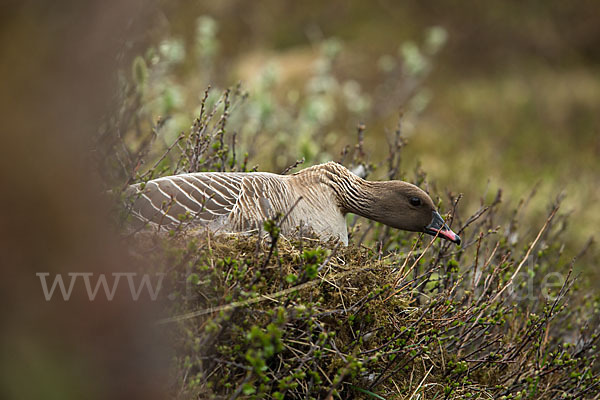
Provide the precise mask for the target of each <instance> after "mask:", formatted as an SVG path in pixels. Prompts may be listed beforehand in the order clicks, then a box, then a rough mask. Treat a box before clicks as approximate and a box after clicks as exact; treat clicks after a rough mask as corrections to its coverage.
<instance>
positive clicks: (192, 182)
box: [128, 162, 368, 244]
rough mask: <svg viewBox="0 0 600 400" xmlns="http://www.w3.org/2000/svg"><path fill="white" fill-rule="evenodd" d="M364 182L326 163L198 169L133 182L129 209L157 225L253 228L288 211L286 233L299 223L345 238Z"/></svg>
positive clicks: (228, 230)
mask: <svg viewBox="0 0 600 400" xmlns="http://www.w3.org/2000/svg"><path fill="white" fill-rule="evenodd" d="M365 183H368V182H367V181H363V180H362V179H360V178H358V177H357V176H355V175H353V174H352V173H351V172H350V171H348V170H347V169H346V168H344V167H343V166H341V165H339V164H337V163H334V162H329V163H326V164H321V165H317V166H314V167H310V168H307V169H304V170H302V171H300V172H297V173H296V174H293V175H277V174H271V173H265V172H251V173H239V172H229V173H227V172H199V173H189V174H181V175H173V176H167V177H162V178H158V179H154V180H151V181H148V182H146V183H145V184H136V185H132V186H131V187H130V188H129V193H128V194H129V195H130V197H131V198H132V199H133V202H132V204H131V211H132V214H133V215H134V216H135V217H136V218H137V219H138V220H139V221H141V222H143V223H144V224H147V225H149V226H152V227H156V228H158V229H167V230H170V229H174V228H180V227H184V228H185V227H194V228H197V227H205V228H207V229H209V230H211V231H216V232H222V233H231V232H254V231H256V230H257V229H258V228H259V227H260V226H261V225H262V223H263V222H264V221H265V220H267V219H272V218H274V217H275V216H276V215H278V214H279V215H287V216H286V217H285V219H284V220H283V221H282V222H281V232H282V234H284V235H294V234H296V233H297V232H298V227H300V226H302V229H305V231H306V232H308V231H309V230H311V231H313V232H314V233H315V234H316V235H317V236H318V237H320V238H321V239H323V240H327V239H329V238H331V237H333V238H337V239H339V240H340V241H342V242H343V243H344V244H347V243H348V233H347V228H346V221H345V217H344V216H345V213H346V212H348V211H350V210H354V208H357V207H358V208H362V207H363V204H364V203H363V202H361V199H360V198H361V196H365V195H366V194H367V193H366V192H365V189H364V188H363V187H362V186H364V184H365Z"/></svg>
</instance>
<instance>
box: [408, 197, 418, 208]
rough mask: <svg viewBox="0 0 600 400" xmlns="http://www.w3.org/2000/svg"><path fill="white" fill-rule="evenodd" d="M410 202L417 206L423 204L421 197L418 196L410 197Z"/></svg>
mask: <svg viewBox="0 0 600 400" xmlns="http://www.w3.org/2000/svg"><path fill="white" fill-rule="evenodd" d="M410 204H411V205H413V206H415V207H418V206H420V205H421V199H420V198H418V197H411V198H410Z"/></svg>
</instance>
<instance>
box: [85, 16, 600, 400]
mask: <svg viewBox="0 0 600 400" xmlns="http://www.w3.org/2000/svg"><path fill="white" fill-rule="evenodd" d="M217 29H218V26H217V25H216V22H215V21H214V20H212V19H210V18H207V17H204V18H200V19H199V20H198V25H197V36H196V38H195V39H194V40H195V42H194V45H193V46H184V45H183V44H182V43H181V42H180V41H178V40H177V39H176V38H167V39H164V40H163V41H162V42H161V43H160V44H159V45H157V46H156V47H154V48H151V49H149V50H148V51H146V52H145V53H143V54H142V55H140V56H138V57H136V58H135V60H133V62H132V66H131V68H129V69H125V70H124V71H123V73H122V75H121V92H120V94H119V97H118V99H116V102H115V110H114V113H113V115H112V116H111V117H110V118H108V119H107V120H106V121H105V124H104V125H103V127H102V129H101V131H100V132H99V135H98V137H97V140H96V145H97V147H98V149H100V151H99V152H98V154H102V155H109V156H108V157H99V158H98V160H96V161H97V165H98V168H97V170H98V171H100V172H99V173H101V174H102V175H103V180H104V182H106V188H107V189H111V190H112V191H111V195H112V196H113V197H114V203H115V205H116V206H115V212H114V220H115V224H116V225H117V226H119V227H120V229H121V230H122V235H123V236H124V237H125V239H126V240H127V241H129V242H130V247H131V250H132V254H133V255H134V257H137V258H139V259H140V260H143V261H144V262H145V264H147V265H150V266H151V267H152V268H154V269H156V271H158V272H165V273H166V274H167V275H166V278H165V281H164V288H163V290H162V291H161V296H162V297H163V298H164V302H165V315H164V318H163V319H162V320H161V321H159V325H160V326H161V327H162V328H164V329H165V331H166V333H167V336H168V339H169V341H170V343H171V344H172V346H173V349H174V356H173V358H172V366H171V367H172V368H171V371H172V377H171V385H172V386H171V393H172V396H173V398H177V399H188V398H215V399H221V398H230V399H234V398H248V399H262V398H269V399H284V398H290V399H295V398H298V399H300V398H302V399H304V398H315V399H320V398H341V399H348V398H364V399H465V398H473V399H526V398H531V399H557V398H564V399H575V398H597V397H598V394H599V393H600V367H599V365H598V361H597V347H596V346H597V342H598V334H599V333H600V331H599V330H598V326H599V322H600V321H599V315H600V314H599V313H600V303H599V302H598V300H599V299H598V296H597V294H594V293H593V292H592V291H591V290H590V289H589V286H588V285H585V284H581V280H578V277H579V275H580V274H579V272H578V271H580V270H581V268H580V265H579V264H580V260H585V261H584V262H586V263H592V262H594V260H595V259H594V257H589V255H588V254H586V253H588V251H589V249H590V247H591V241H580V242H576V243H575V242H574V241H573V240H572V238H570V237H569V235H568V234H567V232H568V231H567V228H568V221H569V215H568V212H564V211H563V210H562V209H561V208H560V206H561V202H562V201H563V198H562V196H561V195H559V194H558V193H557V195H556V196H553V197H547V196H542V198H541V199H540V196H539V195H536V190H535V186H534V187H533V189H532V190H531V193H530V195H529V196H525V197H524V198H523V199H522V200H520V201H514V200H512V199H511V200H510V201H505V199H504V198H503V192H502V190H500V189H498V190H493V191H490V192H484V193H481V192H478V193H468V197H469V202H470V203H469V204H470V206H471V207H469V208H471V209H472V211H471V212H466V211H463V209H464V206H463V200H462V198H463V196H462V195H461V194H458V193H456V192H454V191H450V190H441V189H440V188H438V186H437V185H436V184H435V182H433V181H432V180H430V179H429V178H428V175H427V166H426V165H423V166H422V165H420V164H418V163H413V162H407V161H406V157H405V155H406V154H407V150H408V151H410V148H411V147H410V146H411V144H410V143H409V142H410V140H409V139H408V138H407V136H406V135H405V134H404V132H403V129H404V124H405V121H407V120H408V122H409V123H413V122H414V121H416V119H414V118H412V117H411V116H414V115H416V114H418V113H420V112H422V110H423V108H424V107H425V105H426V103H427V101H428V96H429V94H428V91H426V90H425V89H424V86H423V79H424V78H425V77H426V76H427V74H428V72H429V71H430V69H431V68H432V65H433V62H434V59H435V56H436V54H437V52H438V51H439V49H440V48H441V47H443V45H444V41H445V38H446V32H445V31H444V30H443V29H442V28H438V27H434V28H432V29H430V30H428V31H427V33H426V35H425V39H424V42H423V44H422V45H417V44H413V43H406V44H405V45H404V46H403V47H402V51H401V52H400V54H399V55H398V56H388V57H387V58H382V59H381V60H379V63H380V64H381V68H382V71H384V72H385V73H386V74H391V73H393V71H399V72H398V73H401V76H402V77H403V79H402V80H399V82H401V83H399V85H402V87H401V88H399V89H402V90H396V91H395V93H404V95H403V96H404V97H402V98H400V99H396V101H397V103H396V104H393V105H392V106H393V107H397V106H400V105H402V106H403V112H404V116H401V115H397V116H396V117H395V118H396V121H397V124H396V126H388V131H386V139H387V143H386V146H383V147H384V148H386V149H388V151H387V154H382V152H381V147H382V146H379V147H378V150H377V151H376V153H377V155H376V156H372V155H371V154H373V152H374V151H373V150H372V149H371V148H369V146H368V145H366V142H365V137H368V135H369V134H370V133H371V132H370V128H369V126H365V125H362V124H358V126H357V127H356V128H354V129H352V130H349V129H346V128H347V127H346V125H342V126H343V128H338V129H335V128H332V127H333V126H335V124H336V123H337V122H338V121H337V117H336V115H337V114H340V115H346V116H348V115H354V116H357V115H358V116H360V115H376V114H377V113H378V112H384V111H383V110H381V109H377V107H376V106H374V105H373V101H375V100H372V97H371V96H369V95H368V94H365V93H363V92H362V91H361V89H360V87H359V86H357V85H356V83H355V82H352V81H347V80H344V79H343V78H341V77H339V76H337V75H336V74H335V73H334V69H333V68H332V66H333V64H334V62H335V60H336V57H339V55H340V52H342V51H343V50H342V49H343V44H341V43H340V42H339V41H337V40H335V39H328V40H323V41H322V42H321V43H320V46H321V47H320V51H319V53H318V55H317V57H316V59H315V60H314V62H315V65H316V68H315V70H314V71H313V72H312V73H311V76H310V77H309V78H308V80H307V81H306V82H307V84H306V85H305V86H304V87H303V89H301V90H299V91H293V92H291V93H286V94H285V95H282V94H281V92H278V90H277V79H278V78H277V73H276V72H275V71H274V70H270V69H268V68H267V69H265V70H264V71H262V73H261V74H260V75H259V79H258V82H255V83H254V84H253V86H252V89H248V90H246V89H244V86H242V85H241V84H239V85H235V86H233V87H230V88H226V89H223V88H218V87H214V88H207V86H208V84H209V83H210V68H207V69H206V71H205V72H204V75H202V74H201V75H200V76H198V77H196V78H197V79H195V80H194V81H193V82H194V83H193V84H190V87H186V84H185V83H182V82H176V79H175V78H174V77H175V76H176V74H175V73H174V72H173V71H174V70H176V69H177V68H179V66H180V63H181V62H182V60H183V59H184V58H185V55H184V52H185V49H189V48H192V49H193V51H194V52H195V53H194V54H193V56H194V57H197V58H199V59H201V60H202V61H203V63H204V64H205V65H211V59H212V57H214V53H215V51H217V49H218V46H219V42H218V41H217V39H216V33H215V32H216V30H217ZM190 56H191V55H188V57H190ZM183 88H186V90H185V91H184V90H183ZM194 91H195V93H196V98H197V99H198V100H197V104H198V108H197V109H196V110H193V116H192V115H189V113H188V112H186V111H182V107H181V102H183V95H182V93H184V92H185V93H190V92H194ZM378 95H382V96H383V95H384V94H381V93H380V94H378ZM185 101H186V102H188V101H189V100H185ZM376 104H377V103H376ZM159 115H161V117H158V116H159ZM349 138H352V139H349ZM448 140H450V139H448ZM370 143H371V144H372V143H373V142H370ZM437 145H439V146H444V145H445V144H444V143H438V144H437ZM330 159H333V160H335V161H338V162H341V163H342V164H344V165H345V166H347V167H349V168H351V169H352V168H361V169H363V170H364V171H365V172H366V174H367V179H403V180H406V181H410V182H413V183H415V184H417V185H419V186H421V187H423V188H425V189H427V190H428V191H429V193H430V194H431V196H432V198H433V199H434V201H435V202H436V203H437V206H438V208H439V209H440V212H441V213H442V214H443V215H445V218H446V220H447V221H448V222H449V223H450V224H451V227H452V228H453V230H454V231H455V232H457V233H458V234H459V235H460V236H461V237H462V238H463V243H462V245H461V246H455V245H453V244H452V243H449V242H446V241H441V240H435V239H433V238H431V237H429V236H423V235H418V234H414V233H408V232H402V231H398V230H394V229H391V228H388V227H385V226H383V225H381V224H378V223H374V222H372V221H367V220H365V219H362V218H358V217H355V216H353V215H349V216H348V225H349V230H350V245H349V246H348V247H341V246H339V245H338V244H336V243H334V242H330V243H321V242H318V241H315V240H313V239H311V238H304V239H298V238H287V237H282V236H281V235H280V232H279V223H280V222H281V220H282V218H285V215H278V216H276V217H275V218H274V219H273V220H268V221H265V223H264V226H263V228H262V230H261V232H260V233H259V234H257V235H254V236H236V235H229V236H223V235H222V236H214V235H211V234H209V233H206V232H204V231H194V230H190V229H188V228H189V226H190V222H193V221H190V216H186V215H182V216H181V227H180V229H173V230H171V231H169V232H162V233H159V232H156V231H153V230H143V231H136V232H132V231H128V230H127V229H126V226H127V222H128V219H130V218H131V216H130V215H129V212H128V207H127V204H128V202H129V201H130V200H131V199H127V198H124V195H123V191H124V189H125V188H126V187H127V185H129V184H132V183H138V182H145V181H148V180H150V179H153V178H157V177H160V176H166V175H171V174H176V173H183V172H196V171H253V170H256V169H257V168H260V170H270V171H272V172H282V173H288V172H290V171H292V170H294V168H298V167H305V166H308V165H311V164H314V163H317V162H320V161H324V160H330ZM257 160H260V162H261V164H260V166H257V165H256V164H255V163H256V162H257ZM447 169H449V170H451V169H452V164H451V162H449V164H448V166H447ZM461 173H462V174H467V175H468V174H469V172H468V171H467V172H465V171H461ZM478 176H479V175H478ZM444 186H447V187H452V181H451V180H448V183H447V184H445V185H444ZM473 199H476V200H473ZM475 203H476V207H472V206H473V204H475ZM540 204H543V205H540ZM167 206H168V205H167ZM532 207H533V208H535V210H536V212H535V213H534V212H533V211H532ZM540 209H542V210H544V212H543V214H544V217H543V218H539V212H538V211H539V210H540ZM585 267H586V268H592V266H591V265H586V266H585Z"/></svg>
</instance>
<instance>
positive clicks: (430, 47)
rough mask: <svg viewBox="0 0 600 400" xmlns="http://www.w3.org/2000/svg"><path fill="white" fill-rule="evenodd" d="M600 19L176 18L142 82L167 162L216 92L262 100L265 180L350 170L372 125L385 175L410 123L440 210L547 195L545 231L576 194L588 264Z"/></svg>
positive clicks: (358, 10) (179, 6)
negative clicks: (553, 212)
mask: <svg viewBox="0 0 600 400" xmlns="http://www.w3.org/2000/svg"><path fill="white" fill-rule="evenodd" d="M599 11H600V5H599V4H598V3H597V2H593V1H579V2H575V3H567V2H561V1H526V2H522V1H496V2H479V1H463V2H458V3H457V2H451V1H436V2H432V1H404V2H395V1H377V2H361V1H332V2H327V3H323V2H319V1H303V2H292V1H262V2H236V1H219V2H211V3H209V2H198V3H176V4H171V3H164V4H163V6H162V8H161V13H160V17H159V18H157V22H156V24H154V31H153V32H154V33H153V36H152V42H153V43H154V44H153V45H152V46H150V47H149V48H146V47H145V48H140V49H139V50H138V51H137V53H138V54H140V55H141V57H138V59H137V60H136V62H137V64H136V62H134V66H133V68H134V72H133V74H134V78H135V79H136V80H137V81H138V84H139V86H140V88H142V89H143V91H144V101H145V104H146V106H145V107H146V109H147V117H148V118H156V117H157V116H158V115H160V116H163V117H165V116H170V117H171V119H170V120H169V121H168V122H167V125H166V127H165V128H164V129H163V130H162V132H161V138H162V139H163V140H164V146H168V145H169V144H170V143H172V142H173V140H174V139H175V137H176V136H177V135H178V134H179V132H180V131H186V130H187V129H188V128H189V126H190V125H191V123H192V121H193V118H194V116H195V115H196V114H197V112H198V110H199V107H200V103H201V99H202V97H203V95H204V89H205V88H206V87H207V86H208V85H211V86H212V87H213V88H214V89H223V88H225V87H230V86H232V85H235V84H236V83H237V82H241V84H242V87H243V89H244V90H246V91H247V94H248V99H247V100H246V101H245V102H244V104H243V105H241V106H240V107H238V109H237V110H235V112H232V122H231V123H230V126H229V129H230V130H233V131H235V132H236V133H237V139H238V146H240V147H241V150H243V151H247V152H248V153H249V155H250V160H251V162H250V165H254V164H256V165H258V166H259V169H260V170H267V171H274V172H279V171H281V170H283V169H284V168H285V167H286V166H288V165H290V164H292V163H293V162H294V161H295V160H296V159H297V158H300V157H301V156H303V157H305V159H306V163H305V164H304V166H308V165H310V164H314V163H317V162H321V161H326V160H331V159H334V160H339V159H340V158H341V157H340V152H341V150H342V149H343V148H344V147H345V146H349V145H350V146H352V145H354V143H356V126H357V125H358V124H359V123H363V124H365V125H366V131H365V150H366V152H367V153H368V155H369V159H370V161H371V162H372V163H374V164H378V163H381V162H383V161H384V160H385V157H386V156H387V154H388V148H389V146H388V142H387V141H386V139H389V138H391V136H392V132H393V131H394V130H395V129H396V126H397V124H398V120H399V115H400V114H402V115H403V117H402V133H403V136H404V137H405V138H406V139H407V140H408V142H409V144H408V146H407V147H406V149H405V150H404V155H403V157H404V159H403V164H402V166H403V168H404V177H405V178H406V179H412V178H413V175H412V173H411V171H413V170H414V169H415V168H416V166H420V168H421V169H422V170H423V171H424V172H426V173H427V175H428V183H432V184H435V188H436V192H437V193H438V194H441V195H443V194H444V193H445V191H446V190H449V191H451V192H453V193H463V195H464V198H463V200H462V205H461V208H460V209H461V213H463V215H469V214H470V213H471V212H473V211H474V210H476V209H477V208H478V207H479V205H480V203H481V201H482V199H483V200H486V199H487V200H489V199H491V198H493V196H495V194H496V191H497V189H499V188H501V189H502V191H503V199H505V200H507V202H508V203H509V204H512V205H516V203H517V202H518V201H519V200H520V199H522V198H526V197H527V196H528V195H529V194H530V192H531V191H532V189H533V188H534V187H536V188H537V194H536V196H535V197H534V199H533V201H532V202H531V204H530V205H529V208H528V210H527V214H526V215H521V217H522V218H525V219H526V220H527V221H528V222H530V223H531V224H532V228H531V229H532V231H535V230H536V229H538V228H537V227H538V226H539V225H540V224H541V223H542V222H543V218H544V217H543V216H544V214H545V212H546V209H547V206H548V204H549V203H550V202H551V201H552V200H553V199H554V198H555V197H556V196H557V195H558V194H559V193H564V194H566V198H565V202H564V207H563V212H564V211H568V212H572V213H573V216H572V218H571V226H570V227H569V229H570V237H571V238H572V240H573V243H571V244H572V245H573V249H574V251H577V250H575V248H576V247H578V246H579V247H581V246H583V243H584V242H585V241H586V240H587V239H588V238H589V237H590V236H592V235H593V234H594V233H595V230H596V227H597V226H598V225H599V224H600V212H599V211H600V208H599V207H598V205H597V204H598V201H599V200H600V174H599V173H600V165H599V163H598V160H597V159H598V157H599V156H600V135H599V134H598V133H599V132H598V129H599V126H600V112H599V111H600V107H599V106H600V79H599V78H600V76H599V71H600V70H599V65H598V62H599V61H600V24H598V23H597V22H598V18H597V17H598V15H599ZM136 68H137V69H136ZM212 93H213V95H214V96H213V97H214V99H213V101H215V100H216V98H217V97H218V95H219V94H220V90H213V91H212ZM211 96H212V95H211ZM209 102H210V100H209ZM371 178H381V179H384V178H385V176H382V174H381V173H378V171H375V172H374V173H373V174H372V175H371ZM588 269H589V270H590V271H588V272H590V273H592V274H595V271H594V270H595V269H593V268H588Z"/></svg>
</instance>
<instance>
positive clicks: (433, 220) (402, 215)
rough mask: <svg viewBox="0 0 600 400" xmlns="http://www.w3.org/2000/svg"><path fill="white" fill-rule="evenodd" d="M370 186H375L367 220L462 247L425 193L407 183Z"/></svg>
mask: <svg viewBox="0 0 600 400" xmlns="http://www.w3.org/2000/svg"><path fill="white" fill-rule="evenodd" d="M369 183H371V184H372V186H371V192H372V196H371V201H370V202H369V203H370V204H369V208H370V210H369V211H370V214H371V215H365V216H366V217H367V218H371V219H374V220H376V221H378V222H381V223H383V224H386V225H388V226H391V227H392V228H397V229H402V230H406V231H412V232H424V233H427V234H429V235H433V236H436V235H438V236H439V237H441V238H443V239H446V240H450V241H451V242H454V243H456V244H460V237H459V236H458V235H457V234H456V233H454V232H453V231H452V230H451V229H450V228H449V227H448V225H446V223H445V222H444V219H443V218H442V216H441V215H440V214H439V213H438V211H437V210H436V207H435V205H434V204H433V201H432V200H431V197H429V195H428V194H427V193H425V191H423V190H422V189H420V188H419V187H417V186H415V185H412V184H410V183H407V182H403V181H384V182H369Z"/></svg>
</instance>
